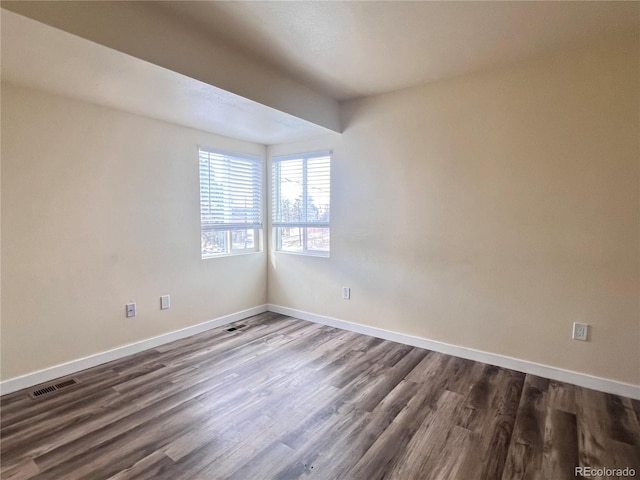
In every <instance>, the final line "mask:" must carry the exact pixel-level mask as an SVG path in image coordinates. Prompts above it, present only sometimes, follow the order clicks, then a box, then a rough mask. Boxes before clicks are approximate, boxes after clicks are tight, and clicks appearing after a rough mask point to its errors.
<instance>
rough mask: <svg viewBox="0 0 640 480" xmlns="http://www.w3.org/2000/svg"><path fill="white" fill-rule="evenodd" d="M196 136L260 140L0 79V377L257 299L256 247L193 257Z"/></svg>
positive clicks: (255, 148) (210, 141) (209, 140)
mask: <svg viewBox="0 0 640 480" xmlns="http://www.w3.org/2000/svg"><path fill="white" fill-rule="evenodd" d="M198 144H202V145H209V146H214V147H219V148H224V149H233V150H237V151H242V152H247V153H254V154H259V155H264V153H265V147H264V146H260V145H254V144H249V143H245V142H241V141H237V140H232V139H229V138H224V137H220V136H216V135H212V134H209V133H204V132H200V131H196V130H191V129H187V128H182V127H178V126H175V125H171V124H168V123H163V122H159V121H155V120H150V119H146V118H143V117H139V116H135V115H130V114H127V113H123V112H119V111H116V110H111V109H108V108H103V107H98V106H93V105H89V104H86V103H80V102H76V101H72V100H68V99H64V98H62V97H57V96H52V95H48V94H44V93H40V92H36V91H33V90H27V89H22V88H18V87H15V86H10V85H3V86H2V285H3V290H2V379H3V380H4V379H9V378H13V377H15V376H18V375H21V374H26V373H30V372H32V371H35V370H38V369H41V368H46V367H51V366H54V365H57V364H60V363H62V362H66V361H70V360H75V359H78V358H81V357H84V356H87V355H90V354H95V353H99V352H102V351H105V350H108V349H111V348H114V347H118V346H121V345H124V344H127V343H130V342H135V341H139V340H143V339H146V338H149V337H152V336H155V335H158V334H161V333H164V332H169V331H173V330H177V329H180V328H183V327H187V326H190V325H194V324H197V323H200V322H204V321H207V320H211V319H213V318H217V317H220V316H223V315H226V314H230V313H235V312H238V311H241V310H244V309H247V308H251V307H254V306H258V305H262V304H264V303H265V301H266V286H265V281H266V272H265V263H266V259H265V255H266V254H265V253H257V254H249V255H243V256H235V257H226V258H214V259H208V260H202V259H201V257H200V231H199V229H200V218H199V178H198V157H197V146H198ZM163 294H170V295H171V301H172V306H171V309H170V310H164V311H161V310H160V300H159V297H160V295H163ZM129 301H135V302H137V306H138V316H137V317H135V318H131V319H128V318H125V315H124V311H125V309H124V305H125V303H127V302H129Z"/></svg>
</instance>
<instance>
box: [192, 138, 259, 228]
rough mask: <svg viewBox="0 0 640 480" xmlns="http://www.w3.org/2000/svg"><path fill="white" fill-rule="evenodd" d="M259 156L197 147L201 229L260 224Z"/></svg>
mask: <svg viewBox="0 0 640 480" xmlns="http://www.w3.org/2000/svg"><path fill="white" fill-rule="evenodd" d="M261 206H262V160H261V159H260V158H259V157H253V156H249V155H243V154H235V153H225V152H221V151H215V150H209V149H204V148H200V219H201V225H202V232H203V234H204V233H205V232H212V231H221V230H239V229H260V228H262V208H261Z"/></svg>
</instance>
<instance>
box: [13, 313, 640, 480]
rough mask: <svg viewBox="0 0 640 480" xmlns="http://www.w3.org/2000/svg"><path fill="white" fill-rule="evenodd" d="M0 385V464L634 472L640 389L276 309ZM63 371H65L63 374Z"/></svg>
mask: <svg viewBox="0 0 640 480" xmlns="http://www.w3.org/2000/svg"><path fill="white" fill-rule="evenodd" d="M235 324H236V325H242V326H241V327H240V328H239V330H237V331H235V332H227V331H225V327H220V328H215V329H212V330H209V331H206V332H203V333H201V334H198V335H194V336H192V337H188V338H184V339H181V340H178V341H176V342H172V343H169V344H166V345H162V346H159V347H157V348H154V349H150V350H147V351H145V352H140V353H137V354H135V355H133V356H130V357H127V358H122V359H119V360H116V361H113V362H109V363H107V364H104V365H100V366H98V367H95V368H92V369H88V370H85V371H83V372H78V374H77V375H74V377H75V378H78V379H79V380H80V383H79V384H77V385H74V386H72V387H69V388H68V389H66V390H61V391H59V392H56V393H53V394H51V395H45V396H43V397H39V398H37V399H31V398H29V396H28V395H27V393H28V392H27V391H20V392H14V393H12V394H10V395H6V396H4V397H2V399H0V417H1V418H0V420H1V425H0V478H3V479H4V478H13V479H24V480H28V479H41V480H42V479H56V480H57V479H65V480H67V479H69V480H78V479H91V480H106V479H112V480H128V479H151V478H153V479H160V480H163V479H167V480H187V479H190V480H211V479H228V478H235V479H240V480H253V479H256V480H270V479H299V478H308V479H322V480H329V479H348V480H360V479H366V480H375V479H392V478H395V479H402V480H405V479H406V480H424V479H429V480H440V479H442V480H458V479H467V478H477V479H481V480H486V479H499V478H502V479H504V480H507V479H508V480H512V479H525V478H526V479H545V480H546V479H554V480H555V479H562V478H573V477H572V476H571V473H572V472H573V469H574V468H575V467H576V466H579V465H580V466H591V467H607V468H618V467H619V468H624V467H626V466H628V467H631V468H636V470H637V471H638V472H640V402H639V401H637V400H632V399H629V398H624V397H620V396H615V395H607V394H604V393H601V392H595V391H593V390H588V389H583V388H580V387H576V386H574V385H569V384H566V383H562V382H557V381H549V380H546V379H543V378H539V377H535V376H532V375H525V374H523V373H519V372H514V371H512V370H508V369H504V368H499V367H495V366H491V365H486V364H482V363H478V362H473V361H470V360H464V359H460V358H455V357H451V356H448V355H445V354H442V353H437V352H431V351H427V350H422V349H419V348H415V347H411V346H408V345H401V344H397V343H394V342H390V341H386V340H382V339H380V338H373V337H368V336H366V335H361V334H357V333H354V332H349V331H343V330H339V329H336V328H332V327H329V326H326V325H320V324H313V323H309V322H305V321H302V320H298V319H295V318H292V317H286V316H282V315H278V314H274V313H271V312H269V313H264V314H260V315H256V316H254V317H252V318H249V319H246V320H243V321H241V322H236V323H235ZM65 378H69V377H65Z"/></svg>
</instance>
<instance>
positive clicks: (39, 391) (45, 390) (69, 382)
mask: <svg viewBox="0 0 640 480" xmlns="http://www.w3.org/2000/svg"><path fill="white" fill-rule="evenodd" d="M76 383H80V380H78V379H77V378H71V379H69V380H65V381H64V382H60V383H54V384H53V385H47V386H46V387H42V388H39V389H37V390H34V391H33V392H31V393H29V396H30V397H31V398H38V397H42V396H43V395H47V394H49V393H53V392H57V391H58V390H62V389H63V388H67V387H70V386H71V385H75V384H76Z"/></svg>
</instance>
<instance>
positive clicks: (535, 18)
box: [148, 1, 640, 100]
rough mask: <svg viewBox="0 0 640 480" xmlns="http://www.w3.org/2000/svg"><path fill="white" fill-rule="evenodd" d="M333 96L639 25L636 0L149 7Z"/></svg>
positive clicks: (399, 84)
mask: <svg viewBox="0 0 640 480" xmlns="http://www.w3.org/2000/svg"><path fill="white" fill-rule="evenodd" d="M148 6H149V8H160V9H164V10H166V11H167V12H168V13H170V14H171V15H172V16H173V18H176V19H178V18H181V19H182V20H184V21H187V22H191V23H192V24H193V25H194V26H197V28H201V29H203V30H206V31H208V32H209V34H210V35H211V36H212V37H215V38H216V39H218V40H222V41H224V42H225V43H227V44H231V45H232V46H234V47H236V48H238V49H240V50H242V51H243V52H245V53H248V54H250V55H252V56H254V57H259V58H260V59H261V60H263V61H265V62H267V63H270V64H272V65H274V66H276V67H277V68H278V69H280V70H281V71H284V72H286V73H287V74H289V75H290V76H291V77H293V78H294V79H296V80H298V81H301V82H302V83H306V84H307V85H309V86H312V87H314V88H315V89H316V90H317V91H319V92H322V93H325V94H327V95H329V96H331V97H333V98H335V99H338V100H344V99H349V98H354V97H360V96H366V95H372V94H378V93H382V92H388V91H393V90H397V89H400V88H404V87H408V86H413V85H418V84H422V83H426V82H430V81H434V80H439V79H443V78H447V77H452V76H457V75H461V74H464V73H468V72H471V71H477V70H481V69H485V68H488V67H491V66H496V65H502V64H505V63H508V62H513V61H517V60H520V59H523V58H525V57H528V56H532V55H536V54H539V53H541V52H544V51H547V50H553V49H557V48H566V47H569V48H571V47H572V46H573V45H576V44H579V43H582V42H585V41H588V40H592V39H594V38H597V37H600V36H606V35H610V34H615V33H621V32H624V31H629V30H633V29H635V30H636V31H638V29H639V28H640V3H639V2H584V1H582V2H581V1H575V2H558V1H551V2H545V1H534V2H526V1H523V2H516V1H512V2H466V1H445V2H437V1H433V2H431V1H426V2H419V1H418V2H405V1H386V2H385V1H372V2H356V1H347V2H326V1H310V2H308V1H295V2H267V1H257V2H242V1H235V2H206V1H202V2H180V1H177V2H160V3H157V4H148Z"/></svg>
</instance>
